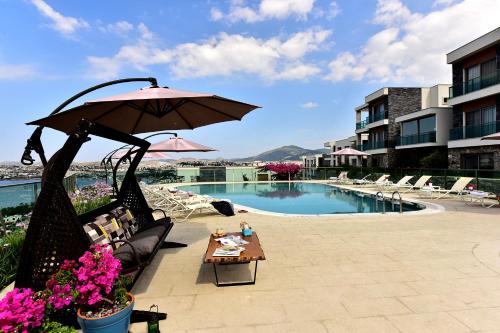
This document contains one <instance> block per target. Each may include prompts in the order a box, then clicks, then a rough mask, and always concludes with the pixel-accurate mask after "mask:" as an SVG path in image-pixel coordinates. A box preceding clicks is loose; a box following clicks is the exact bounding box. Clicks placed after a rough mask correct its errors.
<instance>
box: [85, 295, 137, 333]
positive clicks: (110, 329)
mask: <svg viewBox="0 0 500 333" xmlns="http://www.w3.org/2000/svg"><path fill="white" fill-rule="evenodd" d="M128 297H129V298H130V304H129V305H127V306H126V307H125V308H124V309H122V310H120V311H118V312H115V313H113V314H112V315H109V316H107V317H102V318H88V317H86V316H84V315H82V314H81V312H80V311H81V309H78V312H77V319H78V324H80V327H81V328H82V330H83V332H84V333H127V332H128V327H129V326H130V316H131V315H132V310H133V309H134V302H135V298H134V295H132V294H130V293H128Z"/></svg>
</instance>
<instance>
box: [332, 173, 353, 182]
mask: <svg viewBox="0 0 500 333" xmlns="http://www.w3.org/2000/svg"><path fill="white" fill-rule="evenodd" d="M347 173H348V171H341V172H340V173H339V174H338V176H337V177H330V178H328V183H339V182H344V181H347V180H348V179H349V178H348V177H347Z"/></svg>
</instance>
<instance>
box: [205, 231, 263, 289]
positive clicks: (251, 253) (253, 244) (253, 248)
mask: <svg viewBox="0 0 500 333" xmlns="http://www.w3.org/2000/svg"><path fill="white" fill-rule="evenodd" d="M229 235H234V236H241V238H242V239H244V240H246V241H247V242H249V244H246V245H243V247H244V248H245V251H243V252H241V253H240V255H239V256H238V257H214V256H213V254H214V251H215V249H216V248H218V247H221V246H222V245H221V244H220V243H219V242H217V241H216V240H215V238H219V237H214V236H213V235H211V236H210V240H209V241H208V248H207V252H205V258H204V260H203V261H204V262H205V263H207V264H212V265H213V267H214V273H215V283H216V285H217V287H227V286H242V285H248V284H255V281H256V280H257V263H258V261H259V260H266V257H265V255H264V251H263V250H262V247H261V246H260V242H259V237H257V234H256V233H255V232H254V233H252V235H251V236H248V237H244V236H243V235H242V234H241V232H230V233H228V236H229ZM251 261H255V270H254V274H253V280H251V281H243V282H230V283H219V277H218V276H217V266H218V265H237V264H250V262H251Z"/></svg>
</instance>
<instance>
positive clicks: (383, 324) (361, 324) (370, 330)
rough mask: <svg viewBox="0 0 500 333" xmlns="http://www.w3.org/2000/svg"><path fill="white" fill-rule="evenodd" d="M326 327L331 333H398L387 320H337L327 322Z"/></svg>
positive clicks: (377, 318)
mask: <svg viewBox="0 0 500 333" xmlns="http://www.w3.org/2000/svg"><path fill="white" fill-rule="evenodd" d="M324 325H325V326H326V328H327V329H328V332H331V333H374V332H376V333H398V332H399V330H398V329H397V328H395V327H394V326H393V325H392V324H391V323H390V322H389V321H388V320H387V319H386V318H383V317H370V318H357V319H352V318H336V319H333V320H327V321H325V322H324Z"/></svg>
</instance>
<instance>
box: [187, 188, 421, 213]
mask: <svg viewBox="0 0 500 333" xmlns="http://www.w3.org/2000/svg"><path fill="white" fill-rule="evenodd" d="M179 189H182V190H184V191H192V192H194V193H197V194H202V195H209V196H211V197H213V198H217V199H230V200H231V201H232V202H233V203H235V204H239V205H242V206H246V207H250V208H255V209H259V210H264V211H269V212H275V213H285V214H306V215H308V214H346V213H375V212H379V213H381V212H382V211H383V210H384V205H385V211H386V212H393V211H395V212H399V204H397V203H396V204H394V205H393V204H392V203H391V202H389V201H384V202H382V201H378V202H377V201H376V200H375V196H373V195H369V194H364V193H361V192H357V191H349V190H344V189H340V188H338V187H334V186H328V185H324V184H314V183H300V182H297V183H273V182H269V183H237V184H199V185H187V186H180V187H179ZM423 208H425V207H424V206H422V205H419V204H415V203H409V202H408V203H407V202H404V203H403V211H415V210H421V209H423Z"/></svg>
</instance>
